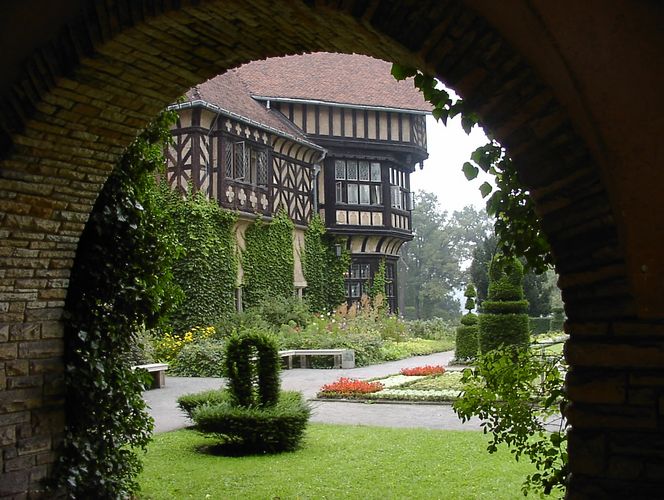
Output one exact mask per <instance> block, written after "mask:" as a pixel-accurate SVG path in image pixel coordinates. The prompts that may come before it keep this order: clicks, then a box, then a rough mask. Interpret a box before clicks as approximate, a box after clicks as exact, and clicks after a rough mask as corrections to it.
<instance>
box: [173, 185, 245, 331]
mask: <svg viewBox="0 0 664 500" xmlns="http://www.w3.org/2000/svg"><path fill="white" fill-rule="evenodd" d="M166 190H167V192H164V190H162V199H163V202H164V204H165V206H166V208H167V210H168V213H169V214H170V216H171V219H172V220H173V221H174V226H175V236H176V238H177V240H178V242H179V243H180V245H181V246H182V248H183V253H182V255H180V257H179V258H178V259H177V260H176V262H175V264H174V266H173V275H174V278H175V281H176V282H177V283H178V284H179V285H180V288H181V289H182V291H183V293H184V299H183V300H182V302H181V303H180V304H179V305H178V306H177V307H176V308H175V310H174V311H173V313H172V314H171V325H172V326H173V329H174V330H175V331H176V332H185V331H187V330H189V329H191V328H192V327H195V326H205V325H210V324H213V323H216V322H218V321H220V320H222V319H223V318H224V317H225V316H227V315H228V314H230V313H232V312H233V311H234V310H235V282H236V275H237V257H236V251H235V236H234V233H233V225H234V224H235V221H236V220H237V216H236V215H235V214H234V213H233V212H229V211H228V210H224V209H222V208H221V207H219V205H218V204H217V203H216V202H215V201H213V200H212V201H211V200H208V199H207V198H206V197H205V196H203V195H202V194H194V195H191V196H188V197H182V196H181V195H180V194H179V193H176V192H174V191H170V190H169V189H168V188H166Z"/></svg>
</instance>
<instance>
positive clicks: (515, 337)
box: [479, 254, 530, 353]
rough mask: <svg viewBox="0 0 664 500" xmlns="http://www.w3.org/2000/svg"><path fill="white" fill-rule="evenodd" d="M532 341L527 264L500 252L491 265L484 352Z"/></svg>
mask: <svg viewBox="0 0 664 500" xmlns="http://www.w3.org/2000/svg"><path fill="white" fill-rule="evenodd" d="M529 341H530V333H529V328H528V301H527V300H525V299H524V298H523V265H522V264H521V262H519V260H518V259H516V258H514V257H507V256H505V255H502V254H497V255H496V256H495V257H494V258H493V260H492V261H491V264H490V266H489V290H488V294H487V300H485V301H484V302H483V303H482V312H481V313H480V317H479V345H480V352H481V353H486V352H488V351H491V350H493V349H496V348H497V347H500V346H501V345H519V346H524V347H526V346H527V345H528V343H529Z"/></svg>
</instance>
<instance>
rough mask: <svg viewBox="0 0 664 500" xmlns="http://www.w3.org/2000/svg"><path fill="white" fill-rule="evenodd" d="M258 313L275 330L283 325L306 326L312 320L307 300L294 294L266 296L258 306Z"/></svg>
mask: <svg viewBox="0 0 664 500" xmlns="http://www.w3.org/2000/svg"><path fill="white" fill-rule="evenodd" d="M256 312H257V314H258V315H259V316H260V317H261V318H262V319H263V320H264V321H265V322H267V324H268V325H269V326H270V327H271V328H272V329H273V330H274V331H278V330H279V328H280V327H281V325H288V324H291V323H292V324H294V325H297V326H300V327H302V326H306V325H307V324H308V323H309V321H311V311H309V306H308V305H307V303H306V302H305V301H303V300H302V299H300V298H299V297H296V296H294V295H292V296H290V297H282V296H280V295H276V296H273V297H266V298H264V299H263V300H261V302H260V303H259V305H258V307H257V308H256Z"/></svg>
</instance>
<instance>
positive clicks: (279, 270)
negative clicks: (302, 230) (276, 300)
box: [242, 209, 295, 307]
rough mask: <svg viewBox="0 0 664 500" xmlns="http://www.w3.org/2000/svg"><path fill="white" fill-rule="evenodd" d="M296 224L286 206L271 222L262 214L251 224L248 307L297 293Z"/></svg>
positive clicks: (246, 258) (247, 253) (246, 290)
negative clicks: (295, 273)
mask: <svg viewBox="0 0 664 500" xmlns="http://www.w3.org/2000/svg"><path fill="white" fill-rule="evenodd" d="M293 228H294V226H293V222H292V221H291V220H290V218H289V217H288V214H287V213H286V211H285V210H283V209H281V210H279V212H278V213H277V215H276V216H275V217H274V218H273V219H272V221H271V222H269V223H268V222H265V221H264V220H263V219H261V218H258V219H256V220H255V221H254V222H253V223H251V225H250V226H249V227H248V228H247V231H246V233H245V243H246V248H245V251H244V252H243V253H242V267H243V269H244V284H243V287H244V294H243V298H244V302H245V304H246V305H247V306H248V307H252V306H256V305H258V304H259V303H260V302H261V301H262V300H263V299H264V298H266V297H290V296H291V295H293V266H294V263H295V260H294V257H293Z"/></svg>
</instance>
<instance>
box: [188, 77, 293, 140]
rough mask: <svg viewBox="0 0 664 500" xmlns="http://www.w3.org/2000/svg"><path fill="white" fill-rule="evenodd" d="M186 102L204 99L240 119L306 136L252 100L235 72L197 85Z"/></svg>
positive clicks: (290, 133) (190, 90)
mask: <svg viewBox="0 0 664 500" xmlns="http://www.w3.org/2000/svg"><path fill="white" fill-rule="evenodd" d="M186 97H187V100H189V101H195V100H198V99H200V100H203V101H206V102H208V103H210V104H214V105H216V106H219V107H220V108H222V109H223V110H225V111H230V112H231V113H236V114H238V115H240V116H242V117H243V118H247V119H249V120H253V121H255V122H258V123H260V124H263V125H267V126H268V127H272V128H274V129H276V130H278V131H280V132H283V133H286V134H289V135H292V136H295V137H297V138H298V139H304V138H305V135H304V134H303V133H302V131H301V130H300V129H298V128H297V127H296V126H295V125H293V124H291V123H290V122H289V121H288V120H286V119H285V118H283V117H281V115H280V114H279V113H275V112H272V111H270V110H268V109H266V108H265V106H264V105H263V104H261V103H259V102H257V101H255V100H254V99H252V98H251V93H250V92H249V89H248V88H247V87H246V85H245V83H244V82H243V81H242V79H241V78H240V77H239V76H238V75H237V73H236V72H235V71H228V72H227V73H224V74H222V75H218V76H216V77H214V78H211V79H210V80H208V81H207V82H205V83H202V84H200V85H196V86H195V87H193V88H191V89H189V90H188V91H187V93H186Z"/></svg>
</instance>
